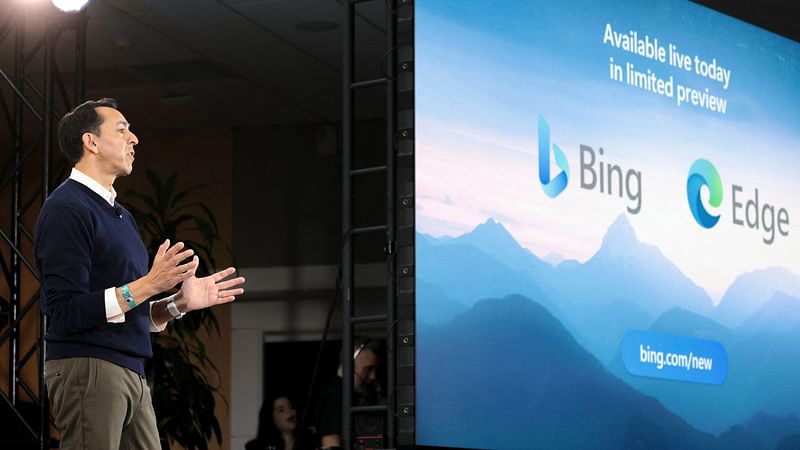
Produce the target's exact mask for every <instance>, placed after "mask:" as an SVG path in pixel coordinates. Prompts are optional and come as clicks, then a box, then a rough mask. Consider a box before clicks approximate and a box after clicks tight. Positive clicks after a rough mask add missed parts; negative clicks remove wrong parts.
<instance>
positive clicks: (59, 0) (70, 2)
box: [52, 0, 89, 12]
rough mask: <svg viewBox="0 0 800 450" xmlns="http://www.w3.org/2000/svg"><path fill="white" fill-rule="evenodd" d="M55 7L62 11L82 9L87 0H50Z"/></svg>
mask: <svg viewBox="0 0 800 450" xmlns="http://www.w3.org/2000/svg"><path fill="white" fill-rule="evenodd" d="M52 1H53V4H54V5H55V6H56V8H58V9H60V10H62V11H64V12H77V11H80V10H81V9H83V7H84V6H86V4H87V3H89V0H52Z"/></svg>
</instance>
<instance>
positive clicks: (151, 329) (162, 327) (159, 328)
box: [150, 294, 175, 333]
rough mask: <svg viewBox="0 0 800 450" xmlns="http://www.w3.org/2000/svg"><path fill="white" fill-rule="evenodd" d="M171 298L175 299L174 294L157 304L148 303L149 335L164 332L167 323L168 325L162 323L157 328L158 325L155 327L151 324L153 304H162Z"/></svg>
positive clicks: (154, 324) (153, 323)
mask: <svg viewBox="0 0 800 450" xmlns="http://www.w3.org/2000/svg"><path fill="white" fill-rule="evenodd" d="M173 298H175V294H172V295H170V296H169V297H165V298H162V299H161V300H159V301H158V302H150V332H151V333H160V332H162V331H164V330H165V329H166V328H167V323H169V322H164V324H163V325H161V326H160V327H159V326H158V325H156V323H155V322H153V304H155V303H162V302H168V301H170V300H172V299H173Z"/></svg>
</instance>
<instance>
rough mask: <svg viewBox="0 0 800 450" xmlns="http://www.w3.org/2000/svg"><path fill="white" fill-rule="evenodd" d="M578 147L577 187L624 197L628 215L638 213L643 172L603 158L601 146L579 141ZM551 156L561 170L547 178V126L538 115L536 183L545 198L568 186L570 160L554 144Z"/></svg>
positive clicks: (548, 149)
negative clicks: (538, 184) (578, 182)
mask: <svg viewBox="0 0 800 450" xmlns="http://www.w3.org/2000/svg"><path fill="white" fill-rule="evenodd" d="M579 149H580V155H579V159H580V172H579V173H580V187H581V189H585V190H588V191H600V192H601V193H603V194H607V195H610V196H613V195H616V196H618V197H620V198H622V197H623V196H625V197H627V198H628V200H629V201H630V202H631V204H630V205H628V206H627V209H628V212H629V213H631V214H639V211H641V209H642V173H641V172H640V171H638V170H635V169H628V170H627V171H626V170H625V169H624V168H622V166H620V165H618V164H614V163H611V162H609V161H605V160H603V159H602V158H601V157H602V156H603V155H605V154H606V151H605V150H603V147H598V148H597V150H596V151H595V149H594V148H592V147H589V146H588V145H583V144H581V145H580V146H579ZM553 156H554V157H555V158H554V159H555V161H556V165H557V166H558V168H559V169H561V172H559V173H558V175H556V176H555V177H554V178H552V179H551V178H550V126H549V125H547V121H545V120H544V118H543V117H542V116H539V183H541V185H542V189H543V190H544V193H545V194H547V196H548V197H551V198H553V197H556V196H558V195H559V194H561V193H562V192H563V191H564V189H566V188H567V183H568V182H569V162H567V157H566V155H564V152H563V151H561V149H560V148H559V147H558V145H556V144H553Z"/></svg>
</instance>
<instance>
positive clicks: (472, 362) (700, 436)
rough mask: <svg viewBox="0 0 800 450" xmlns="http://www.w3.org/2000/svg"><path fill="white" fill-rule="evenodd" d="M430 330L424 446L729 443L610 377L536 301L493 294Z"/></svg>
mask: <svg viewBox="0 0 800 450" xmlns="http://www.w3.org/2000/svg"><path fill="white" fill-rule="evenodd" d="M424 330H425V331H423V334H424V335H420V336H419V339H418V359H417V370H418V377H417V379H418V384H417V396H418V398H419V399H424V401H420V402H418V405H417V408H418V409H417V419H418V420H417V424H418V425H417V426H418V428H417V437H418V440H419V442H420V443H423V444H425V445H444V444H446V445H449V446H459V447H465V448H492V449H503V448H552V449H560V450H572V449H587V448H591V449H596V450H606V449H608V450H612V449H613V450H618V449H639V448H641V449H647V448H658V449H664V450H668V449H676V450H677V449H681V450H692V449H703V450H711V449H719V448H721V447H719V446H718V444H717V440H716V438H715V437H713V436H711V435H709V434H706V433H702V432H699V431H698V430H696V429H694V428H693V427H692V426H690V425H689V424H687V423H686V422H685V421H684V420H683V419H681V418H679V417H677V416H676V415H674V414H672V413H671V412H670V411H668V410H667V409H666V408H664V407H663V406H662V405H661V404H660V403H659V402H658V401H656V400H655V399H653V398H651V397H647V396H645V395H642V394H640V393H639V392H637V391H635V390H634V389H632V388H631V387H629V386H628V385H626V384H625V383H624V382H622V381H620V380H619V379H618V378H616V377H614V376H613V375H611V374H610V373H609V372H608V371H607V370H606V369H605V368H604V367H603V365H602V364H601V363H600V362H599V361H598V360H597V359H596V358H595V357H594V356H592V355H591V354H590V353H589V352H588V351H586V350H584V349H583V348H582V347H581V346H580V345H579V344H578V342H577V341H576V340H575V339H574V338H573V337H572V335H571V334H570V333H569V332H568V331H567V330H566V329H565V328H564V327H563V326H562V325H561V324H560V323H559V321H558V320H557V319H556V318H555V317H554V316H553V315H552V314H550V313H549V312H548V311H547V309H545V308H544V307H543V306H542V305H540V304H538V303H537V302H534V301H533V300H531V299H529V298H526V297H523V296H520V295H510V296H507V297H504V298H502V299H485V300H482V301H480V302H478V303H476V304H475V305H474V306H473V307H472V308H470V309H469V310H468V311H466V312H465V313H464V314H462V315H460V316H458V317H457V318H455V319H454V320H453V321H452V322H450V323H448V324H446V325H443V326H440V327H426V328H425V329H424ZM520 430H525V431H524V432H523V433H520ZM741 448H743V447H731V449H741Z"/></svg>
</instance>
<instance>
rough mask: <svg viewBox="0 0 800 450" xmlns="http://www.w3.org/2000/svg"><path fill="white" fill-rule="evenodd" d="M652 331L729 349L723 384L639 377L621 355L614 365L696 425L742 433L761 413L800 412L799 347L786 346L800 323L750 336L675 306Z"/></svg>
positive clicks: (798, 335) (798, 333)
mask: <svg viewBox="0 0 800 450" xmlns="http://www.w3.org/2000/svg"><path fill="white" fill-rule="evenodd" d="M650 330H652V331H658V332H661V333H667V334H673V335H682V336H689V337H694V338H698V339H707V340H714V341H717V342H719V343H721V344H722V345H723V347H724V348H725V350H726V352H727V355H728V366H729V371H728V377H727V379H726V380H725V382H724V383H723V384H721V385H719V386H708V385H703V384H693V383H686V382H676V381H669V380H660V379H656V378H645V377H636V376H633V375H630V374H629V373H628V372H627V371H626V370H625V367H624V365H623V363H622V358H621V355H620V354H619V353H617V355H616V356H615V358H614V360H613V361H612V362H611V363H610V364H609V367H608V368H609V370H610V371H611V373H613V374H615V375H616V376H618V377H619V378H620V379H622V380H623V381H625V382H626V383H628V384H629V385H631V386H632V387H634V388H635V389H637V390H638V391H640V392H642V393H643V394H646V395H651V396H653V397H655V398H657V399H658V400H660V401H661V403H663V404H664V406H665V407H667V408H668V409H669V410H670V411H672V412H674V413H676V414H678V415H679V416H681V417H682V418H684V419H685V420H686V421H687V422H689V423H691V424H692V425H693V426H695V427H696V428H698V429H700V430H703V431H706V432H709V433H714V434H717V433H721V432H724V431H726V430H728V431H731V432H737V431H736V430H730V428H731V427H732V426H733V425H735V424H742V423H744V422H745V421H746V420H748V419H749V418H750V417H752V416H754V415H756V414H758V413H763V414H770V415H773V416H784V415H787V414H792V413H794V412H796V411H800V393H798V391H797V389H796V383H797V382H796V379H797V374H798V373H800V348H798V347H797V346H794V345H792V346H787V345H786V343H787V342H800V327H798V328H795V329H793V330H790V331H787V332H783V333H761V334H755V335H752V336H748V335H743V334H741V333H740V332H739V330H731V329H729V328H727V327H725V326H723V325H720V324H718V323H716V322H714V321H713V320H711V319H708V318H707V317H703V316H700V315H697V314H695V313H692V312H690V311H686V310H682V309H677V308H676V309H673V310H670V311H668V312H666V313H664V314H663V315H662V316H661V317H659V318H658V319H657V320H656V321H655V322H654V323H653V326H652V327H651V328H650ZM748 432H749V431H748ZM796 432H800V428H798V429H797V430H796ZM728 437H730V435H729V436H728ZM759 439H761V437H759ZM766 448H774V447H766Z"/></svg>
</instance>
